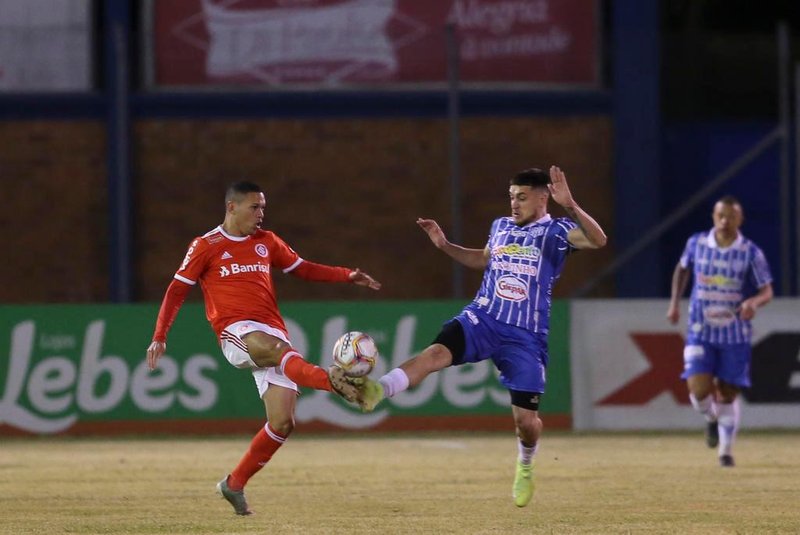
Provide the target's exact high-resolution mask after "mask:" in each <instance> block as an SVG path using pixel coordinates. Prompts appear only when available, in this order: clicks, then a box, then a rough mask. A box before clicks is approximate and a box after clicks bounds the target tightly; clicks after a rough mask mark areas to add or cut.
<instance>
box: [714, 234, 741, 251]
mask: <svg viewBox="0 0 800 535" xmlns="http://www.w3.org/2000/svg"><path fill="white" fill-rule="evenodd" d="M743 239H744V238H743V237H742V233H741V232H737V233H736V239H735V240H733V243H731V244H730V245H729V246H727V247H720V246H719V244H718V243H717V237H716V236H714V229H713V228H712V229H711V232H709V233H708V236H707V237H706V245H708V247H709V248H711V249H719V250H720V251H727V250H728V249H730V248H731V247H739V245H741V244H742V240H743Z"/></svg>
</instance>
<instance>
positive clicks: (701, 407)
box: [689, 394, 717, 422]
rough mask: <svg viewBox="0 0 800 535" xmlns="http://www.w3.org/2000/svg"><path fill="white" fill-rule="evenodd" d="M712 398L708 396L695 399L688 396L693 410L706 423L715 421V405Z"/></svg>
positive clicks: (692, 395)
mask: <svg viewBox="0 0 800 535" xmlns="http://www.w3.org/2000/svg"><path fill="white" fill-rule="evenodd" d="M713 399H714V396H712V395H708V396H706V397H704V398H703V399H697V398H696V397H694V394H689V401H691V402H692V407H694V410H696V411H697V412H699V413H700V414H702V415H703V416H704V417H705V419H706V421H707V422H713V421H714V420H716V419H717V404H716V403H714V401H713Z"/></svg>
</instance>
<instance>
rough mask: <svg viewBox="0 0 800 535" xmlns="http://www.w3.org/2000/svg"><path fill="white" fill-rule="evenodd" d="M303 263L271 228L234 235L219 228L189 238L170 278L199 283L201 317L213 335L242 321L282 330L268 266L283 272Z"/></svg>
mask: <svg viewBox="0 0 800 535" xmlns="http://www.w3.org/2000/svg"><path fill="white" fill-rule="evenodd" d="M302 262H303V259H302V258H300V256H299V255H298V254H297V253H296V252H294V250H293V249H292V248H291V247H289V246H288V245H287V244H286V242H284V241H283V240H282V239H280V238H279V237H278V236H276V235H275V234H274V233H273V232H269V231H264V230H260V229H259V230H256V232H255V234H253V235H251V236H243V237H238V236H231V235H230V234H228V233H226V232H225V231H224V230H223V229H222V227H221V226H218V227H217V228H215V229H214V230H212V231H210V232H207V233H206V234H204V235H203V236H200V237H198V238H195V239H194V240H193V241H192V243H191V244H190V245H189V250H188V251H187V252H186V257H185V258H184V259H183V263H182V264H181V266H180V267H179V268H178V271H177V272H176V273H175V278H176V279H178V280H179V281H181V282H185V283H186V284H190V285H194V284H196V283H197V282H198V281H199V282H200V287H201V288H202V290H203V297H204V299H205V304H206V317H207V318H208V321H209V322H210V323H211V327H212V328H213V329H214V332H216V333H217V336H218V337H219V335H220V333H221V332H222V329H224V328H225V327H227V326H228V325H230V324H231V323H234V322H237V321H243V320H253V321H258V322H261V323H266V324H267V325H270V326H272V327H276V328H278V329H280V330H282V331H283V332H284V333H286V325H285V324H284V322H283V318H282V317H281V314H280V311H279V310H278V302H277V299H276V298H275V289H274V287H273V285H272V275H271V270H272V269H273V268H276V269H280V270H281V271H283V272H284V273H288V272H290V271H292V270H294V269H295V268H297V266H299V265H300V264H301V263H302ZM287 334H288V333H287Z"/></svg>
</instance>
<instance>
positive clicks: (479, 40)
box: [150, 0, 600, 89]
mask: <svg viewBox="0 0 800 535" xmlns="http://www.w3.org/2000/svg"><path fill="white" fill-rule="evenodd" d="M152 14H153V18H152V39H153V43H152V45H153V46H152V50H153V54H154V57H153V58H152V70H151V73H150V75H151V76H150V77H151V81H152V84H154V85H155V86H229V85H244V86H267V87H276V88H282V87H286V86H290V87H308V88H316V89H319V88H322V89H342V88H357V87H364V86H369V87H375V86H378V87H381V86H395V87H398V86H399V87H404V86H411V87H425V86H431V87H436V86H442V85H443V84H444V82H445V81H446V80H447V45H446V40H447V38H446V33H447V32H446V26H447V25H448V24H452V25H453V28H454V36H455V38H456V42H457V43H458V47H459V52H460V77H461V80H462V81H463V82H464V83H467V84H481V85H489V86H500V87H503V86H505V85H509V84H514V85H517V84H523V85H526V86H535V85H547V86H553V85H556V86H558V85H566V86H574V87H581V86H583V87H596V86H597V85H598V83H599V76H598V73H599V70H600V69H599V65H598V62H599V56H600V54H599V52H598V43H599V41H600V39H599V35H598V33H599V32H598V28H599V22H598V7H597V2H596V1H594V0H440V1H436V2H420V1H418V0H159V1H158V2H153V4H152Z"/></svg>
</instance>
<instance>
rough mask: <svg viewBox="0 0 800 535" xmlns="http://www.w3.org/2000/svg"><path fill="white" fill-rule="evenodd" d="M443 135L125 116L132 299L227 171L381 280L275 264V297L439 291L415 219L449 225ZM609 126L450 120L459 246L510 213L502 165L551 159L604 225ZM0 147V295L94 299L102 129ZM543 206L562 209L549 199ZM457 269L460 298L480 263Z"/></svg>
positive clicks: (395, 127) (210, 210) (159, 283)
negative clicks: (307, 274) (1, 278)
mask: <svg viewBox="0 0 800 535" xmlns="http://www.w3.org/2000/svg"><path fill="white" fill-rule="evenodd" d="M447 132H448V125H447V122H446V121H445V120H442V119H420V118H408V119H396V118H392V119H364V120H353V119H326V120H309V119H303V120H252V121H247V120H214V121H211V120H146V121H139V122H137V123H136V124H135V127H134V139H135V141H134V148H133V158H132V161H133V162H134V164H133V165H134V168H133V170H132V176H133V180H134V197H135V199H134V202H135V206H134V211H133V214H134V221H135V223H134V228H135V232H136V235H135V237H134V243H135V251H134V258H135V263H136V265H135V266H134V274H135V290H134V294H135V296H136V299H137V300H139V301H158V300H160V299H161V296H162V294H163V291H164V288H165V287H166V285H167V284H168V282H169V281H170V278H171V276H172V273H173V272H174V271H175V269H176V267H177V265H178V264H179V263H180V261H181V259H182V258H183V255H184V252H185V249H186V245H187V244H188V242H189V241H190V240H191V239H192V238H193V237H194V236H196V235H199V234H202V233H204V232H205V231H207V230H209V229H211V228H213V227H214V226H216V225H217V224H219V223H220V222H221V221H222V218H223V215H224V212H223V210H224V206H223V195H224V190H225V187H226V185H227V184H228V183H229V182H231V181H233V180H239V179H249V180H253V181H255V182H258V183H259V184H261V186H262V187H263V188H264V189H265V191H266V196H267V226H268V227H269V228H271V229H272V230H274V231H276V232H277V233H278V234H279V235H280V236H282V237H283V238H284V239H285V240H286V241H287V242H289V243H290V244H291V245H292V246H293V247H294V248H295V249H296V250H297V251H298V252H299V253H300V254H301V255H302V256H303V257H305V258H308V259H310V260H315V261H319V262H324V263H330V264H338V265H348V266H359V267H361V268H362V269H364V270H366V271H368V272H369V273H371V274H372V275H374V276H375V277H376V278H378V279H379V280H381V281H382V282H383V283H384V289H383V290H382V291H381V292H379V293H374V292H370V291H367V290H365V289H363V288H354V287H351V286H348V285H328V284H320V283H309V282H305V281H299V280H296V279H294V278H293V277H290V276H283V275H280V274H278V275H276V285H277V288H278V294H279V298H280V299H281V300H288V299H338V298H343V299H422V298H447V297H450V296H451V291H452V282H451V281H452V277H451V274H452V264H451V262H450V261H449V259H447V258H446V257H445V256H444V255H443V254H441V253H440V252H438V251H437V250H436V249H435V248H434V247H433V246H432V245H431V244H430V243H429V241H428V239H427V237H426V236H425V235H424V233H423V232H422V231H420V230H419V229H418V228H417V226H416V224H415V222H414V221H415V220H416V218H417V217H419V216H423V217H432V218H435V219H437V220H438V221H439V222H440V224H441V225H442V227H443V228H444V229H445V232H447V231H448V230H449V229H450V226H451V218H450V187H449V165H448V153H447V147H448V141H447ZM611 133H612V131H611V120H610V118H608V117H602V116H596V117H576V118H548V119H532V118H468V119H465V120H463V121H462V125H461V135H462V137H461V147H462V174H463V210H464V216H463V233H464V239H463V243H464V245H466V246H469V247H477V248H481V247H483V245H484V243H485V240H486V235H487V232H488V229H489V225H490V223H491V221H492V219H494V218H495V217H497V216H499V215H506V214H507V213H508V212H509V207H508V200H507V188H508V179H509V178H510V177H511V176H512V175H513V174H514V173H516V172H517V171H519V170H520V169H523V168H525V167H529V166H532V165H540V166H547V165H549V164H551V163H556V164H559V165H560V166H561V167H562V168H563V169H564V170H565V171H566V173H567V177H568V179H569V180H570V185H571V187H572V191H573V194H574V195H575V197H576V199H578V201H579V202H580V203H581V205H582V206H583V207H584V208H585V209H586V210H587V211H589V212H590V213H591V214H592V215H594V216H595V217H596V218H597V219H598V221H600V223H601V224H602V225H604V227H605V228H606V230H607V232H608V231H610V230H611V228H612V227H613V212H612V199H613V190H612V177H611V169H612V166H611V158H612V150H611V141H612V140H611ZM0 143H3V145H2V146H3V147H5V150H4V151H2V152H0V179H1V180H2V182H3V188H2V190H3V195H2V199H3V200H2V201H0V202H2V203H3V205H2V207H3V209H2V210H1V211H0V217H2V218H3V221H2V225H1V226H0V233H2V237H3V238H4V241H5V243H6V244H7V245H9V246H10V248H9V250H10V251H13V255H14V256H13V258H14V260H13V262H6V263H3V264H1V267H0V275H5V277H6V279H5V280H12V281H15V282H18V283H15V284H9V285H6V286H5V287H3V288H2V289H0V301H1V302H6V303H8V302H11V303H21V302H63V301H84V302H91V301H104V300H106V299H107V298H108V295H109V293H108V280H109V279H108V275H107V263H108V262H107V257H108V241H107V236H106V227H107V219H108V214H107V210H106V204H107V198H106V175H105V144H104V130H103V125H102V124H99V123H91V122H16V123H14V122H6V123H0ZM551 211H552V213H553V214H554V215H563V213H562V212H561V211H560V209H559V208H558V207H557V206H555V205H554V206H553V207H552V210H551ZM612 238H613V237H612ZM611 254H612V249H611V248H610V247H609V248H606V249H604V250H601V251H596V252H588V253H581V254H578V255H575V257H574V258H572V259H570V261H569V262H568V263H567V267H566V269H565V272H564V276H563V277H562V280H561V281H560V282H559V284H558V285H557V291H556V295H557V296H564V295H568V293H569V292H570V291H572V290H574V289H575V288H576V287H577V286H579V285H580V284H581V283H582V281H583V280H585V278H586V277H587V276H589V275H590V274H591V273H592V272H595V271H597V269H598V268H599V267H600V266H602V265H604V264H605V263H607V262H608V261H609V260H610V258H611ZM466 275H467V276H466V280H465V284H464V289H463V291H464V295H465V296H468V297H471V296H472V295H473V293H474V292H475V290H476V288H477V285H478V281H479V280H480V273H478V272H467V273H466ZM610 292H611V288H609V287H607V286H606V287H604V288H603V289H602V291H601V292H600V293H601V294H604V295H610ZM199 297H200V292H199V291H197V292H193V296H192V297H191V298H192V299H198V298H199Z"/></svg>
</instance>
